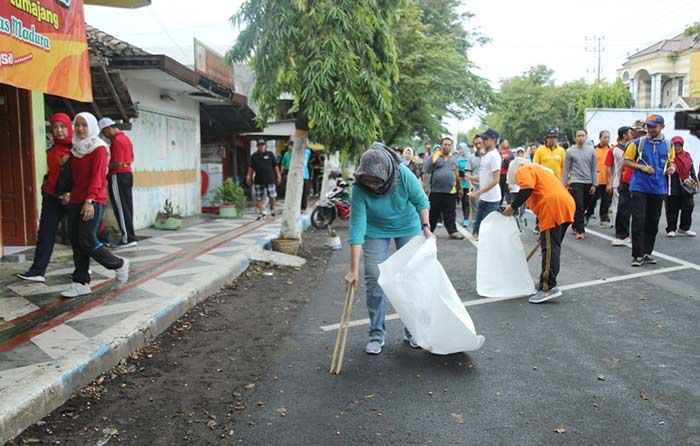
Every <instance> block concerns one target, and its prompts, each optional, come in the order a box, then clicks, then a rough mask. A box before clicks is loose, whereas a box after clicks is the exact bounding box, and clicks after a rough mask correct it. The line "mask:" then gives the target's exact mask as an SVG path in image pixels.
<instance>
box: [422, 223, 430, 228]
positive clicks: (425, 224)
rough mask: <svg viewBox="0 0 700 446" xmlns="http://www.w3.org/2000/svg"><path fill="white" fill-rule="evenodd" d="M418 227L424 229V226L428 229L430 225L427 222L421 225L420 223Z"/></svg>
mask: <svg viewBox="0 0 700 446" xmlns="http://www.w3.org/2000/svg"><path fill="white" fill-rule="evenodd" d="M420 228H421V229H425V228H428V229H430V225H429V224H428V223H423V224H422V225H420Z"/></svg>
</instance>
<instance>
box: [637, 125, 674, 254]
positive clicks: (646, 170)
mask: <svg viewBox="0 0 700 446" xmlns="http://www.w3.org/2000/svg"><path fill="white" fill-rule="evenodd" d="M645 125H646V129H647V136H644V137H641V138H637V139H635V140H634V141H632V142H630V143H629V145H628V146H627V150H625V165H626V166H628V167H630V168H632V169H633V173H632V181H631V182H630V196H631V202H630V204H631V209H632V266H637V267H639V266H642V265H644V264H652V265H653V264H655V263H656V259H654V258H653V257H652V256H651V253H652V252H653V251H654V243H655V242H656V234H657V232H658V231H659V219H660V218H661V207H662V205H663V200H664V196H665V194H666V187H667V185H668V184H667V180H666V175H673V174H674V173H675V171H676V166H675V164H674V157H675V156H674V155H675V151H674V149H673V146H672V145H671V143H670V142H669V141H667V140H666V139H665V138H664V136H663V134H662V133H661V132H662V131H663V129H664V118H663V117H662V116H660V115H656V114H652V115H649V116H647V119H646V122H645Z"/></svg>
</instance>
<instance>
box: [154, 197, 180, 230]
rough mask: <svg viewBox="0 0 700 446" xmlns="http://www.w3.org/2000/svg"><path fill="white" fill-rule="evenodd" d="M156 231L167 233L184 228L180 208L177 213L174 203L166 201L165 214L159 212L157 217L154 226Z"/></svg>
mask: <svg viewBox="0 0 700 446" xmlns="http://www.w3.org/2000/svg"><path fill="white" fill-rule="evenodd" d="M153 226H154V227H155V228H156V229H164V230H166V231H177V230H178V229H180V228H181V227H182V215H181V214H180V207H179V206H178V208H177V211H175V210H174V209H173V203H172V201H170V200H165V206H163V212H158V215H156V223H155V224H154V225H153Z"/></svg>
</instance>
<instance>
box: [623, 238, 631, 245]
mask: <svg viewBox="0 0 700 446" xmlns="http://www.w3.org/2000/svg"><path fill="white" fill-rule="evenodd" d="M622 241H623V242H625V243H627V244H630V243H632V239H631V238H629V237H625V238H624V239H622Z"/></svg>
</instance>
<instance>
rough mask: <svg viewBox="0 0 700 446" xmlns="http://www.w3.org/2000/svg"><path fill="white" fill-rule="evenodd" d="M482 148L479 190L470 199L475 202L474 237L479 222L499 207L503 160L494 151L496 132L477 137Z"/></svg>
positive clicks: (476, 233) (477, 232) (477, 234)
mask: <svg viewBox="0 0 700 446" xmlns="http://www.w3.org/2000/svg"><path fill="white" fill-rule="evenodd" d="M479 136H480V137H481V141H482V144H483V147H484V155H483V156H482V157H481V161H480V162H479V190H477V191H475V192H472V193H471V197H472V199H473V200H476V201H477V205H476V218H475V219H474V227H473V231H474V236H476V237H478V236H479V228H480V227H481V222H482V221H484V218H486V216H487V215H489V214H490V213H491V212H495V211H497V210H498V207H499V206H500V205H501V200H502V197H501V187H500V181H501V163H502V162H503V158H501V154H500V153H499V152H498V150H497V149H496V144H498V136H499V135H498V132H497V131H496V130H494V129H487V130H486V131H485V132H484V133H482V134H481V135H479Z"/></svg>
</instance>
